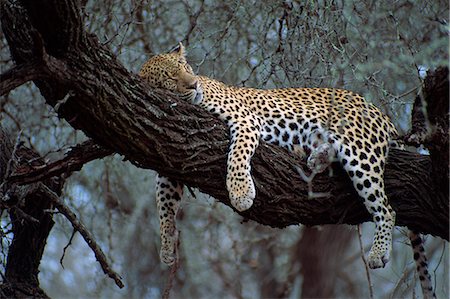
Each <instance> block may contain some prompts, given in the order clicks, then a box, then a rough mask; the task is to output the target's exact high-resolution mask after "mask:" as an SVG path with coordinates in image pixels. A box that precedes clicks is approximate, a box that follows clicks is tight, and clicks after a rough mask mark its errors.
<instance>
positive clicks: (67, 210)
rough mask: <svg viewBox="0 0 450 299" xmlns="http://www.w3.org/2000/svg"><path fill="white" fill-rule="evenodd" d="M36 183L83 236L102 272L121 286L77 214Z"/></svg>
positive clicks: (52, 193) (44, 187)
mask: <svg viewBox="0 0 450 299" xmlns="http://www.w3.org/2000/svg"><path fill="white" fill-rule="evenodd" d="M38 184H39V185H40V186H39V187H40V190H39V191H41V192H45V194H46V195H47V196H49V197H50V199H51V201H52V202H53V204H54V205H55V208H57V209H58V211H59V212H60V213H61V214H63V215H64V216H65V217H66V218H67V220H69V221H70V223H71V224H72V227H73V228H74V229H75V230H76V231H78V232H79V233H80V234H81V236H82V237H83V239H84V241H85V242H86V243H87V245H88V246H89V248H91V249H92V251H93V252H94V255H95V258H96V259H97V261H98V262H99V263H100V266H101V268H102V270H103V273H105V274H106V275H108V276H109V277H110V278H112V279H113V280H114V282H115V283H116V285H117V286H118V287H119V288H123V287H124V284H123V282H122V278H121V277H120V275H119V274H117V273H116V272H115V271H114V270H113V269H112V268H111V266H110V265H109V264H108V261H107V259H106V255H105V254H104V253H103V251H102V249H101V248H100V246H99V245H98V244H97V242H96V241H95V239H94V237H93V236H92V234H91V233H90V232H89V231H88V230H87V228H86V227H85V226H84V224H83V223H82V222H81V221H80V220H78V219H77V216H76V215H75V213H74V212H72V210H71V209H70V208H69V207H68V206H66V205H65V204H64V203H63V202H62V201H61V199H60V198H59V196H58V195H56V194H55V193H54V192H53V191H52V190H50V189H49V188H48V187H47V186H45V185H44V184H42V183H38Z"/></svg>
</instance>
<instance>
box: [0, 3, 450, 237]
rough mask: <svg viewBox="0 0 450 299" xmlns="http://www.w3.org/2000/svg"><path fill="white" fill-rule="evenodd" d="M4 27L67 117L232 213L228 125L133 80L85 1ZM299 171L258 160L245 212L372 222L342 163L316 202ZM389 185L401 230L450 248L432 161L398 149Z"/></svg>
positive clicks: (320, 183) (15, 10)
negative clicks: (90, 29) (89, 22)
mask: <svg viewBox="0 0 450 299" xmlns="http://www.w3.org/2000/svg"><path fill="white" fill-rule="evenodd" d="M44 15H45V16H47V17H45V18H42V16H44ZM1 21H2V27H3V32H4V34H5V37H6V38H7V40H8V44H9V47H10V50H11V53H12V55H13V58H14V60H15V62H16V63H17V64H18V65H20V64H23V63H25V62H30V61H37V62H38V63H39V65H40V69H41V76H40V78H38V79H36V80H34V82H35V84H36V85H37V86H38V87H39V89H40V91H41V93H42V94H43V95H44V97H45V99H46V101H47V103H48V104H49V105H51V106H53V107H55V109H56V110H57V112H58V114H59V116H60V117H62V118H65V119H66V120H67V121H68V122H69V123H70V124H71V125H72V126H73V127H74V128H76V129H81V130H83V132H85V133H86V134H87V135H88V136H89V137H91V138H92V139H94V140H95V141H96V142H97V143H98V144H100V145H102V146H104V147H106V148H108V149H111V150H113V151H114V152H117V153H120V154H122V155H124V157H125V159H128V160H130V161H131V162H132V163H134V164H135V165H137V166H139V167H142V168H150V169H154V170H156V171H158V172H159V173H161V174H162V175H164V176H168V177H171V178H173V179H176V180H179V181H181V182H184V183H186V184H187V185H189V186H192V187H198V188H199V189H200V190H201V191H203V192H205V193H207V194H210V195H212V196H213V197H215V198H217V199H218V200H220V201H221V202H223V203H225V204H227V205H229V206H230V202H229V200H228V194H227V192H226V188H225V173H226V152H227V145H228V134H227V130H226V128H225V125H224V124H223V123H221V122H220V121H218V120H217V119H215V118H213V117H212V116H211V115H210V114H208V113H207V112H206V111H203V110H201V109H200V108H198V107H195V106H192V105H190V104H188V103H185V102H182V101H179V100H178V99H177V98H175V97H173V96H171V95H169V94H164V93H162V92H160V91H157V90H153V89H151V88H149V87H148V86H147V85H146V84H145V83H144V82H142V81H141V80H140V78H139V77H138V76H137V75H135V74H132V73H129V72H128V71H127V70H126V69H125V68H124V67H123V66H122V65H121V64H120V63H119V62H118V61H117V60H116V58H115V57H114V56H113V55H112V54H111V52H110V51H109V50H108V49H106V48H105V47H104V46H102V45H101V44H100V43H99V42H98V40H97V38H96V37H95V36H93V35H90V34H88V33H86V32H85V31H84V29H83V22H82V19H81V16H80V8H79V7H78V6H77V1H74V0H58V1H56V0H45V1H44V0H43V1H25V0H23V1H19V2H16V1H3V2H2V7H1ZM296 166H301V167H303V169H306V167H305V163H304V161H301V160H300V159H299V158H297V157H294V156H292V154H289V153H288V152H287V151H285V150H284V149H282V148H279V147H276V146H273V145H269V144H262V145H261V146H260V147H259V148H258V149H257V151H256V154H255V156H254V158H253V160H252V167H253V176H254V179H255V184H256V188H257V197H256V199H255V203H254V206H253V207H252V208H251V209H250V210H248V211H245V212H242V213H240V214H241V215H242V216H244V217H245V218H248V219H252V220H255V221H257V222H259V223H262V224H266V225H270V226H273V227H285V226H287V225H291V224H298V223H303V224H306V225H317V224H328V223H348V224H357V223H361V222H364V221H370V216H369V214H368V212H367V211H366V210H365V208H364V206H363V204H362V202H361V201H360V200H359V199H358V198H357V195H356V192H355V191H354V190H353V187H352V185H351V183H350V181H349V179H348V178H347V176H346V175H345V173H344V172H343V171H342V170H341V169H340V167H339V166H338V165H335V167H334V176H333V177H332V178H330V177H329V176H328V174H327V173H323V174H321V175H318V176H316V178H315V180H314V182H313V189H314V191H315V192H325V193H329V194H330V196H327V197H322V198H315V199H314V200H311V199H309V198H308V192H307V190H308V188H307V184H306V183H305V182H303V181H302V179H301V178H300V176H299V175H298V173H297V172H296V170H295V167H296ZM385 181H386V182H385V185H386V191H387V195H388V197H389V198H390V202H391V205H392V207H393V208H394V209H395V210H396V212H397V225H401V226H408V227H410V228H411V229H414V230H416V231H419V232H423V233H429V234H432V235H435V236H440V237H442V238H445V239H446V240H448V233H449V228H448V227H449V225H448V224H449V222H448V210H449V209H448V207H449V203H448V190H441V189H437V188H436V186H435V179H434V177H433V172H432V166H431V163H430V158H429V157H427V156H420V155H417V154H413V153H408V152H402V151H396V150H392V151H391V153H390V157H389V159H388V164H387V166H386V174H385Z"/></svg>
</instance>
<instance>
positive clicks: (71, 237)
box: [59, 229, 77, 269]
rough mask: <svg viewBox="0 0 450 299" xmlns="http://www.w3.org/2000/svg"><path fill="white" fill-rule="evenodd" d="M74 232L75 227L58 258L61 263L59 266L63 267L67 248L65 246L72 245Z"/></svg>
mask: <svg viewBox="0 0 450 299" xmlns="http://www.w3.org/2000/svg"><path fill="white" fill-rule="evenodd" d="M76 232H77V230H76V229H74V230H73V231H72V235H71V236H70V239H69V242H68V243H67V245H66V246H64V248H63V254H62V256H61V258H60V259H59V263H60V264H61V267H63V269H64V265H63V260H64V257H65V256H66V250H67V248H69V246H70V245H72V241H73V237H75V234H76Z"/></svg>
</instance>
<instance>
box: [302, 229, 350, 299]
mask: <svg viewBox="0 0 450 299" xmlns="http://www.w3.org/2000/svg"><path fill="white" fill-rule="evenodd" d="M354 235H355V232H354V231H353V232H352V231H351V230H349V229H348V227H345V226H334V227H332V226H325V227H323V228H321V229H317V228H314V227H313V228H305V229H304V230H303V234H302V238H301V240H300V241H299V242H298V244H297V246H296V248H297V249H298V256H299V258H300V263H301V268H300V273H301V274H302V277H303V282H302V287H301V290H302V298H335V297H336V295H335V293H334V290H335V285H336V280H337V277H338V275H337V273H339V272H340V269H342V268H344V267H345V265H344V262H345V261H344V260H343V259H342V256H343V255H344V253H345V252H346V251H347V250H348V247H349V246H350V244H351V240H352V239H353V238H352V237H353V236H354Z"/></svg>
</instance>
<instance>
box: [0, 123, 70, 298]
mask: <svg viewBox="0 0 450 299" xmlns="http://www.w3.org/2000/svg"><path fill="white" fill-rule="evenodd" d="M14 148H16V150H13V149H14ZM0 149H1V151H0V182H4V179H5V177H6V176H8V175H9V174H10V173H12V171H14V170H15V169H16V168H17V167H20V168H29V169H31V168H33V167H39V166H41V165H43V164H45V163H44V161H43V159H40V157H39V156H38V155H37V154H36V152H34V151H33V150H31V149H28V148H25V147H23V146H22V145H17V146H16V147H15V146H14V145H13V144H12V143H11V141H10V139H9V136H7V134H6V133H5V132H4V131H3V128H2V127H1V126H0ZM13 152H14V155H13ZM43 183H44V184H45V185H46V186H47V187H48V188H50V189H51V190H52V191H53V192H55V193H57V194H60V193H61V188H62V184H63V182H62V180H61V179H59V178H52V179H47V180H45V181H44V182H43ZM2 187H3V189H4V190H3V189H2V190H0V194H3V196H4V197H3V198H4V200H3V201H2V203H1V204H2V209H8V210H9V215H10V219H11V223H12V233H13V239H12V242H11V245H10V246H9V248H8V257H7V262H6V269H5V280H4V282H3V284H2V285H0V294H1V296H0V297H3V298H24V297H37V298H47V295H46V294H45V292H44V291H43V290H42V289H41V288H40V287H39V281H38V274H39V264H40V262H41V258H42V254H43V252H44V247H45V245H46V242H47V238H48V235H49V233H50V230H51V229H52V227H53V224H54V222H53V219H52V214H51V213H48V212H45V210H46V209H51V208H52V206H51V200H50V199H49V197H48V196H46V195H45V194H43V193H41V192H35V188H34V187H35V186H34V185H28V186H8V185H7V184H5V185H3V186H2Z"/></svg>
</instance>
